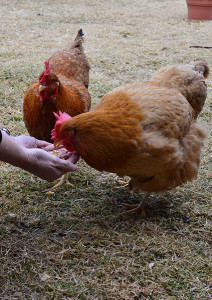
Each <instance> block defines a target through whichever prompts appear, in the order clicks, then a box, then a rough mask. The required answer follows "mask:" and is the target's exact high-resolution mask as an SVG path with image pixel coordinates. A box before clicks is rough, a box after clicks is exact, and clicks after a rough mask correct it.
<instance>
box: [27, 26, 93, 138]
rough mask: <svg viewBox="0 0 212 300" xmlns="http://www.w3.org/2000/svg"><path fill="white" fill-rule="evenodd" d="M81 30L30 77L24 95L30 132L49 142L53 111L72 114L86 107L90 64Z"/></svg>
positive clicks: (88, 106) (84, 109)
mask: <svg viewBox="0 0 212 300" xmlns="http://www.w3.org/2000/svg"><path fill="white" fill-rule="evenodd" d="M82 36H83V33H82V30H79V32H78V34H77V37H76V39H75V41H74V42H73V43H72V45H71V46H69V47H67V48H65V49H63V50H60V51H57V52H56V53H54V54H53V55H52V56H51V57H50V59H49V60H48V61H46V62H45V70H44V71H43V72H42V73H41V74H40V76H39V79H37V80H35V81H33V82H32V83H31V85H30V86H29V88H28V89H27V91H26V94H25V95H24V98H23V118H24V123H25V125H26V128H27V130H28V132H29V134H30V135H32V136H34V137H35V138H37V139H42V140H45V141H48V142H52V140H51V130H52V129H53V128H54V124H55V121H56V119H55V116H54V114H53V112H59V111H62V112H67V113H68V114H70V115H71V116H75V115H78V114H80V113H84V112H87V111H89V109H90V106H91V99H90V95H89V92H88V83H89V69H90V65H89V63H88V60H87V58H86V56H85V54H84V51H83V48H82V42H83V38H82Z"/></svg>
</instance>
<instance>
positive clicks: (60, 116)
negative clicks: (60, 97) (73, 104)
mask: <svg viewBox="0 0 212 300" xmlns="http://www.w3.org/2000/svg"><path fill="white" fill-rule="evenodd" d="M53 114H54V116H55V117H56V120H57V121H56V123H55V127H54V129H52V131H51V136H52V137H51V139H52V140H56V138H57V135H58V129H59V127H60V125H61V124H62V123H64V122H65V121H67V120H69V119H70V118H71V116H69V115H68V114H67V113H62V112H61V111H59V114H56V113H55V112H53Z"/></svg>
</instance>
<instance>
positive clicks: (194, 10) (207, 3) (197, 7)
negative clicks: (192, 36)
mask: <svg viewBox="0 0 212 300" xmlns="http://www.w3.org/2000/svg"><path fill="white" fill-rule="evenodd" d="M186 3H187V6H188V18H189V20H212V0H186Z"/></svg>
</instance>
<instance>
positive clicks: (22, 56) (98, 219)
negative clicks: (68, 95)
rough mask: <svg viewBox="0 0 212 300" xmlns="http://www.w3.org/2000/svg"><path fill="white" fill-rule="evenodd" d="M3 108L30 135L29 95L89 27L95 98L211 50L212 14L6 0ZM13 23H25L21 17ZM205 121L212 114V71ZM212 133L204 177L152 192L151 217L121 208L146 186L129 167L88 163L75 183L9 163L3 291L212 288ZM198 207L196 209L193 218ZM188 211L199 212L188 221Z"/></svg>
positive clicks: (38, 296)
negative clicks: (202, 18) (123, 171)
mask: <svg viewBox="0 0 212 300" xmlns="http://www.w3.org/2000/svg"><path fill="white" fill-rule="evenodd" d="M0 14H1V24H0V26H1V32H2V39H1V41H0V45H1V47H0V57H1V69H0V113H1V122H2V123H3V124H4V125H5V126H6V127H8V128H9V129H10V131H11V133H12V134H13V135H17V134H27V131H26V129H25V126H24V123H23V119H22V111H21V103H22V98H23V95H24V92H25V91H26V89H27V87H28V86H29V84H30V82H31V81H32V80H34V79H35V78H36V77H37V76H38V75H39V74H40V72H41V71H42V70H43V63H44V61H45V59H46V58H48V57H49V56H50V55H51V54H52V53H53V52H54V51H56V50H58V49H60V48H62V47H64V46H66V45H67V44H68V43H70V42H71V41H72V39H73V38H74V36H75V34H76V31H77V30H78V29H79V28H83V31H84V33H85V40H86V41H85V44H84V48H85V52H86V54H87V56H88V59H89V61H90V64H91V67H92V68H91V72H90V86H89V91H90V93H91V97H92V103H93V106H94V105H95V104H96V103H98V101H99V99H101V97H102V96H103V95H104V94H105V93H107V92H108V91H109V90H111V89H112V88H114V87H116V86H119V85H121V84H123V83H126V82H133V81H139V80H140V81H142V80H145V79H147V78H148V77H149V76H150V75H151V74H152V73H153V72H154V71H155V70H157V69H158V68H160V67H162V66H166V65H168V64H177V63H188V62H189V61H190V60H192V59H193V58H195V57H205V59H206V60H207V61H208V64H209V66H210V68H212V63H211V62H212V61H211V57H212V56H211V50H210V49H196V48H190V46H191V45H202V46H211V44H210V42H211V41H210V38H209V29H210V27H211V22H191V21H188V20H187V16H186V14H187V12H186V4H185V1H184V0H181V1H177V0H174V1H171V0H169V1H168V0H164V1H154V0H148V1H147V0H143V1H136V0H133V1H129V0H126V1H116V2H114V1H111V0H109V1H104V2H101V1H96V0H90V1H88V0H86V1H71V2H70V1H67V0H64V1H30V2H29V1H24V0H23V1H11V3H10V2H8V1H6V0H2V1H1V12H0ZM11 24H14V25H13V27H11ZM207 85H208V99H207V103H206V105H205V107H204V110H203V112H202V113H201V115H200V120H201V121H203V122H205V123H206V124H207V127H208V128H209V127H210V125H211V98H212V97H211V96H212V81H211V76H210V77H209V78H208V79H207ZM210 149H211V139H210V138H208V139H207V140H206V142H205V146H204V149H203V151H202V155H201V156H202V157H201V166H200V171H199V176H198V179H197V180H196V181H193V182H189V183H187V184H185V185H184V186H182V187H178V188H176V189H174V190H171V191H169V192H167V193H165V194H164V195H163V196H162V197H160V198H159V197H158V196H154V195H153V196H152V197H151V201H150V204H149V207H148V214H149V217H148V218H142V217H141V216H139V215H136V214H135V215H131V216H121V215H120V213H121V212H122V211H123V207H122V203H124V202H131V203H137V202H139V200H140V199H141V198H142V197H143V194H142V193H139V194H138V193H135V194H134V195H133V196H132V195H131V194H130V193H129V192H128V191H127V190H124V189H123V190H121V189H118V190H117V189H114V187H116V186H117V185H118V177H117V176H116V175H113V174H109V173H100V172H97V171H95V170H93V169H91V168H90V167H88V166H87V165H86V164H85V163H84V162H83V161H80V162H79V163H78V166H79V167H78V171H77V172H75V173H72V174H71V175H70V181H71V182H72V183H73V185H74V187H70V186H62V187H61V188H60V189H58V190H56V191H55V192H54V193H52V194H51V193H48V191H49V189H50V188H51V187H52V186H53V183H47V182H44V181H42V180H40V179H38V178H36V177H34V176H32V175H30V174H28V173H27V172H25V171H23V170H20V169H17V168H14V167H12V166H9V165H7V164H5V163H1V164H0V172H1V176H0V266H1V268H0V283H1V284H0V299H5V300H7V299H21V300H25V299H27V300H28V299H35V300H45V299H46V300H47V299H48V300H50V299H51V300H52V299H55V300H56V299H57V300H60V299H92V300H93V299H98V300H100V299H101V300H103V299H104V300H113V299H120V300H121V299H122V300H128V299H130V300H131V299H133V300H139V299H166V300H167V299H169V300H171V299H210V292H211V291H210V289H211V275H212V270H211V255H210V251H211V173H210V170H211V168H210V163H211V161H210V151H211V150H210ZM186 218H187V219H186ZM186 220H187V221H188V223H186Z"/></svg>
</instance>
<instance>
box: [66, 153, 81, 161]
mask: <svg viewBox="0 0 212 300" xmlns="http://www.w3.org/2000/svg"><path fill="white" fill-rule="evenodd" d="M78 160H79V155H78V153H77V152H73V153H72V155H71V157H70V158H69V159H67V161H69V162H71V163H72V164H75V163H76V162H77V161H78Z"/></svg>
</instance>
